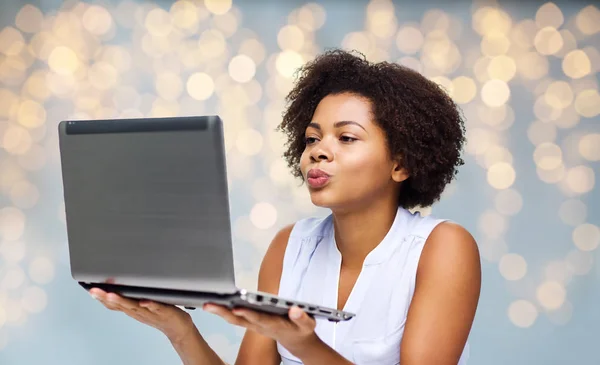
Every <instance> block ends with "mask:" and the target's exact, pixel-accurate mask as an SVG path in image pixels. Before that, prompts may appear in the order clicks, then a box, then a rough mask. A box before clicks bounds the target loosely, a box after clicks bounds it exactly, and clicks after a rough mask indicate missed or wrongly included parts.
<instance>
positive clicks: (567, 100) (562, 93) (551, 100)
mask: <svg viewBox="0 0 600 365" xmlns="http://www.w3.org/2000/svg"><path fill="white" fill-rule="evenodd" d="M544 98H545V99H546V103H548V104H549V105H556V106H558V107H559V108H561V109H564V108H566V107H568V106H569V105H571V104H572V103H573V98H574V96H573V90H572V89H571V85H569V84H568V83H567V82H565V81H555V82H553V83H551V84H550V85H549V86H548V88H547V89H546V93H545V94H544Z"/></svg>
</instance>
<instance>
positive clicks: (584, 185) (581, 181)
mask: <svg viewBox="0 0 600 365" xmlns="http://www.w3.org/2000/svg"><path fill="white" fill-rule="evenodd" d="M566 183H567V186H568V187H569V189H570V190H571V191H573V192H575V193H578V194H584V193H587V192H589V191H591V190H592V189H593V188H594V184H595V174H594V170H592V169H591V168H589V167H587V166H583V165H581V166H575V167H573V168H571V169H569V171H568V172H567V176H566Z"/></svg>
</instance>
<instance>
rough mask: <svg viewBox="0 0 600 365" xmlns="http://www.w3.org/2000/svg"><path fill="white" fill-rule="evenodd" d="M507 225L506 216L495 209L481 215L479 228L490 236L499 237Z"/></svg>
mask: <svg viewBox="0 0 600 365" xmlns="http://www.w3.org/2000/svg"><path fill="white" fill-rule="evenodd" d="M507 226H508V222H507V220H506V218H505V217H504V216H502V215H500V214H498V213H497V212H495V211H493V210H486V211H485V212H483V213H482V214H481V216H479V221H478V228H479V230H480V231H481V232H483V233H484V234H485V235H486V236H487V237H489V238H499V237H500V236H501V235H502V234H503V233H504V232H506V230H507Z"/></svg>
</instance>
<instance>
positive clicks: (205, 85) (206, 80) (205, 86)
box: [187, 72, 215, 100]
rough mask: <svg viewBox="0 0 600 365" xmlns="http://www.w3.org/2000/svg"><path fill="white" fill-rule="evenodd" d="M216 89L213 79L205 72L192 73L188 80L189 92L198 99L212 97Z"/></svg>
mask: <svg viewBox="0 0 600 365" xmlns="http://www.w3.org/2000/svg"><path fill="white" fill-rule="evenodd" d="M214 90H215V84H214V82H213V79H212V78H211V77H210V76H209V75H207V74H205V73H203V72H197V73H194V74H192V75H191V76H190V78H189V79H188V81H187V92H188V94H190V96H191V97H192V98H194V99H196V100H206V99H208V98H210V97H211V95H212V94H213V92H214Z"/></svg>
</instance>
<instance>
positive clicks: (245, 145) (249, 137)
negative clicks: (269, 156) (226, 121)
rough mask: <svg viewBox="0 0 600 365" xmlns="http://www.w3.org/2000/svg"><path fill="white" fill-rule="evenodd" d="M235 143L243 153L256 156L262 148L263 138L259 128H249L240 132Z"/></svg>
mask: <svg viewBox="0 0 600 365" xmlns="http://www.w3.org/2000/svg"><path fill="white" fill-rule="evenodd" d="M235 145H236V147H237V149H238V150H239V151H240V152H241V153H243V154H245V155H248V156H254V155H256V154H258V153H259V152H260V151H261V150H262V146H263V138H262V135H261V134H260V133H259V132H258V131H257V130H255V129H251V128H247V129H243V130H241V131H240V132H239V133H238V137H237V139H236V141H235Z"/></svg>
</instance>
